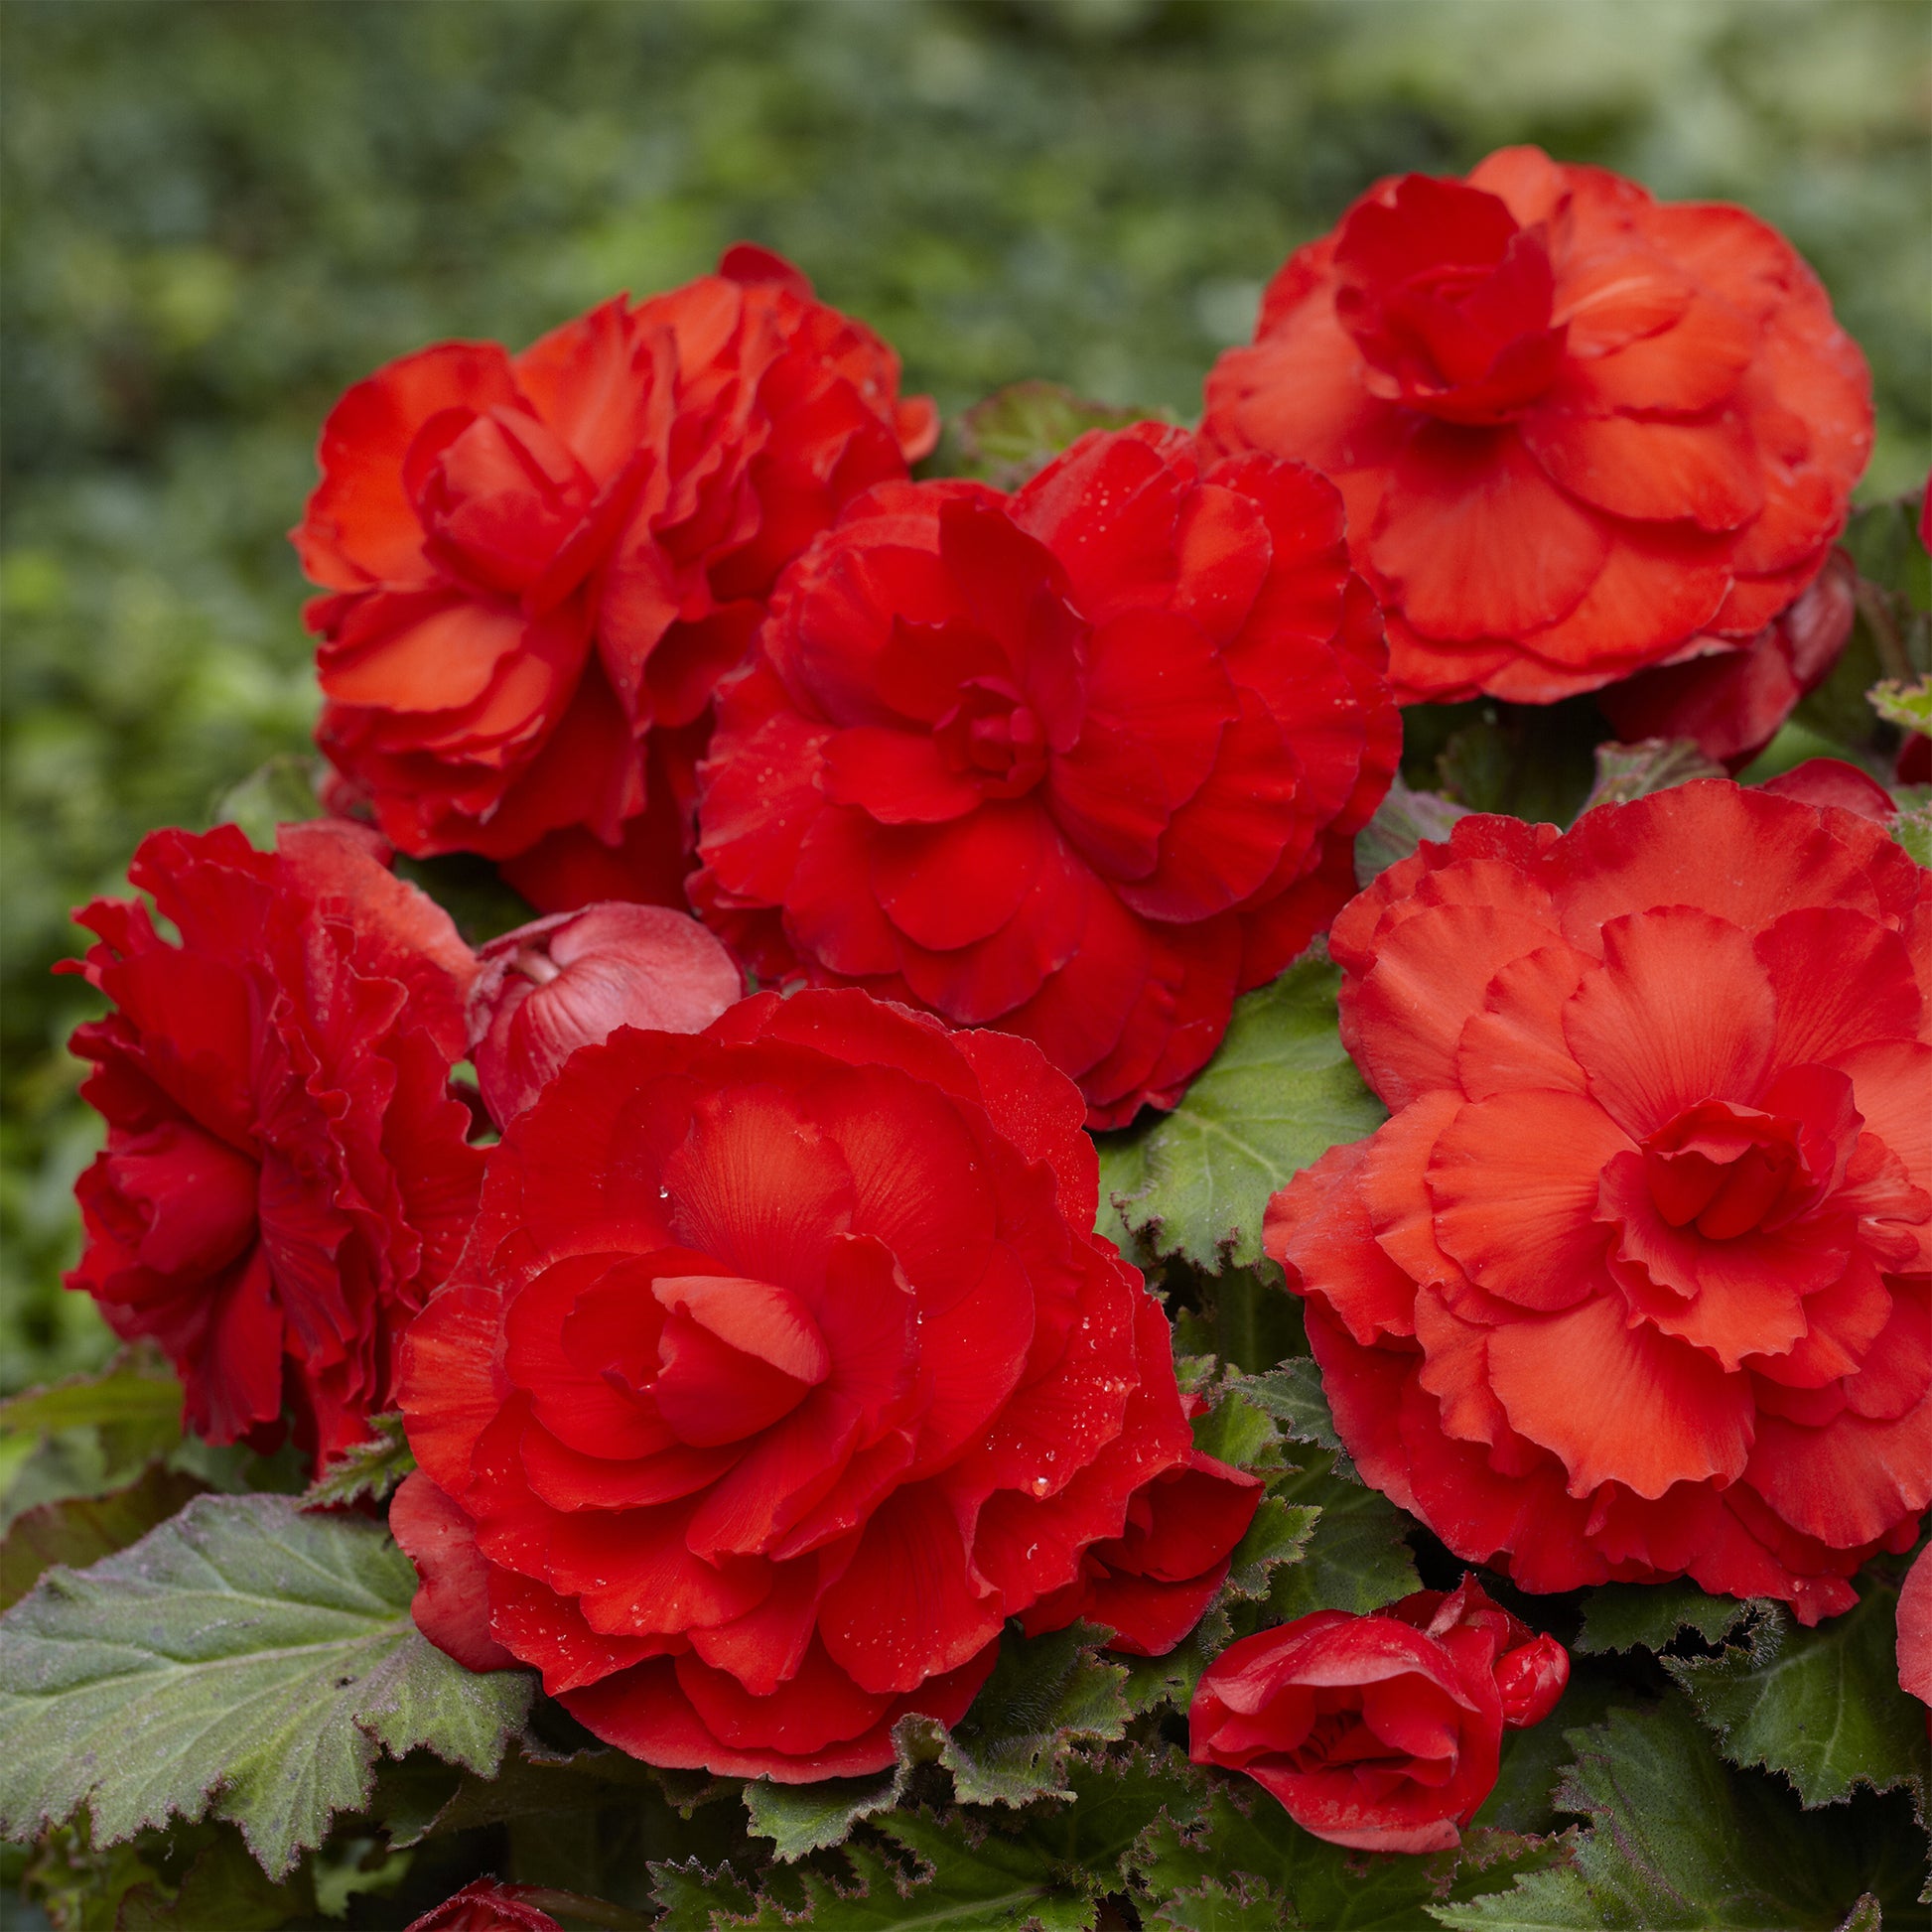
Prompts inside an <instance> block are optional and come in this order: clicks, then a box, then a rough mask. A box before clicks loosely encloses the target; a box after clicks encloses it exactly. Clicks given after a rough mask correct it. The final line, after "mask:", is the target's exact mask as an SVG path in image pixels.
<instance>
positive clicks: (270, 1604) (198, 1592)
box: [0, 1496, 532, 1877]
mask: <svg viewBox="0 0 1932 1932" xmlns="http://www.w3.org/2000/svg"><path fill="white" fill-rule="evenodd" d="M415 1588H416V1575H415V1572H414V1571H413V1570H412V1568H411V1567H410V1564H409V1561H408V1559H407V1558H406V1557H404V1556H403V1554H402V1552H401V1551H400V1550H398V1549H397V1548H396V1546H395V1544H394V1543H393V1542H392V1541H391V1540H390V1538H389V1537H388V1535H387V1534H386V1532H385V1531H384V1530H383V1529H382V1528H381V1527H380V1526H379V1525H378V1524H375V1523H372V1522H369V1521H367V1520H366V1519H364V1518H362V1517H359V1516H348V1515H337V1516H325V1515H305V1514H304V1513H303V1512H302V1511H301V1510H300V1509H298V1508H297V1507H296V1506H295V1504H294V1503H292V1502H291V1501H289V1500H287V1499H285V1498H282V1497H277V1496H246V1497H243V1496H202V1497H198V1498H196V1500H195V1501H193V1502H191V1503H190V1504H189V1505H188V1507H187V1508H186V1509H185V1510H184V1511H183V1512H182V1513H181V1514H180V1515H179V1516H177V1517H174V1518H172V1519H171V1520H170V1521H168V1522H166V1523H164V1524H162V1525H161V1527H160V1528H158V1529H156V1530H154V1531H152V1532H150V1533H149V1535H147V1536H146V1537H144V1538H143V1539H142V1540H141V1541H140V1542H139V1543H136V1544H135V1545H133V1546H132V1548H130V1549H127V1550H123V1551H121V1552H120V1553H119V1554H118V1555H116V1556H112V1557H108V1558H106V1559H105V1560H103V1561H102V1562H100V1563H97V1564H95V1565H94V1566H93V1567H92V1569H90V1570H86V1571H82V1572H72V1571H67V1570H54V1571H51V1572H50V1573H49V1574H48V1575H47V1576H45V1577H43V1578H42V1579H41V1581H40V1583H39V1584H38V1585H36V1587H35V1588H34V1590H33V1592H32V1593H31V1594H30V1595H28V1596H27V1597H25V1598H24V1599H23V1600H22V1601H21V1602H19V1603H17V1604H16V1605H15V1606H14V1607H13V1608H12V1609H11V1610H9V1611H8V1612H7V1613H6V1615H5V1618H4V1620H0V1630H4V1632H5V1636H6V1641H7V1648H8V1652H9V1667H8V1673H7V1683H6V1688H5V1692H4V1695H0V1829H4V1830H5V1831H6V1832H8V1833H9V1834H11V1835H13V1836H21V1835H31V1834H32V1833H34V1832H35V1831H37V1830H38V1829H39V1828H40V1827H41V1825H42V1824H43V1823H55V1822H58V1821H60V1820H62V1819H65V1818H68V1817H69V1816H71V1815H72V1814H73V1813H74V1812H75V1811H76V1810H78V1809H79V1808H80V1807H81V1806H83V1805H84V1806H85V1807H86V1808H87V1811H88V1814H89V1817H90V1820H91V1827H92V1833H93V1837H94V1841H95V1843H97V1844H101V1845H110V1844H113V1843H114V1842H116V1841H117V1840H120V1839H124V1838H127V1837H128V1836H130V1835H131V1834H132V1833H134V1832H137V1831H140V1830H143V1829H144V1828H150V1827H160V1826H163V1825H165V1824H166V1823H167V1822H168V1820H170V1819H171V1818H177V1817H179V1818H182V1819H185V1820H191V1821H192V1820H194V1819H198V1818H200V1817H202V1816H203V1815H204V1814H207V1813H211V1814H212V1815H213V1816H215V1817H217V1818H226V1819H231V1820H233V1821H234V1823H236V1824H237V1825H239V1826H240V1828H241V1832H242V1836H243V1837H244V1838H245V1839H246V1840H247V1843H248V1848H249V1850H250V1851H251V1852H252V1853H253V1854H254V1855H255V1857H256V1859H257V1860H258V1861H259V1862H260V1863H261V1864H262V1866H263V1868H264V1869H265V1870H266V1871H267V1872H268V1873H269V1875H270V1876H271V1877H274V1876H279V1875H280V1874H281V1873H282V1872H284V1871H286V1870H287V1869H288V1868H289V1866H290V1865H291V1864H292V1863H294V1860H295V1858H296V1856H297V1855H298V1854H299V1853H300V1852H301V1851H302V1850H304V1849H305V1848H306V1847H309V1846H313V1845H317V1844H319V1843H321V1841H322V1838H323V1837H324V1835H325V1834H326V1833H327V1831H328V1828H329V1822H330V1820H331V1818H332V1817H333V1816H335V1815H336V1814H337V1813H339V1812H346V1811H355V1810H357V1809H359V1808H360V1807H361V1806H362V1805H363V1804H364V1803H365V1801H366V1800H367V1798H368V1796H369V1792H370V1786H371V1782H372V1778H373V1770H374V1763H375V1758H376V1754H377V1752H378V1750H379V1749H386V1750H388V1751H390V1752H391V1753H394V1754H398V1755H399V1754H401V1753H402V1752H404V1751H407V1750H411V1749H414V1748H416V1747H418V1746H423V1747H427V1748H428V1749H430V1750H433V1751H434V1752H435V1753H436V1754H437V1755H438V1756H440V1757H444V1758H447V1759H449V1760H450V1761H452V1762H454V1763H458V1764H463V1765H466V1766H468V1767H469V1768H470V1769H472V1770H476V1771H480V1772H482V1773H483V1774H485V1775H487V1774H488V1773H490V1772H492V1771H493V1770H494V1769H495V1768H496V1766H497V1764H498V1763H499V1762H500V1761H501V1758H502V1754H503V1750H504V1747H505V1745H506V1743H507V1742H508V1740H509V1738H510V1736H511V1734H512V1733H513V1732H514V1731H515V1730H516V1729H517V1727H518V1726H519V1725H521V1723H522V1720H523V1717H524V1714H525V1712H526V1711H527V1709H528V1707H529V1703H530V1696H531V1686H532V1680H531V1679H530V1678H529V1677H528V1676H526V1675H525V1674H524V1673H522V1672H517V1671H503V1672H492V1673H489V1674H487V1675H483V1676H479V1675H474V1674H472V1673H471V1672H469V1671H466V1670H465V1669H463V1667H462V1666H461V1665H459V1664H457V1663H455V1662H453V1661H452V1660H451V1659H449V1658H448V1657H445V1656H444V1655H443V1653H442V1652H441V1651H439V1650H436V1649H434V1648H433V1647H432V1646H431V1645H430V1644H429V1643H428V1642H427V1641H426V1640H425V1639H424V1638H423V1637H422V1636H420V1635H419V1634H418V1633H417V1630H416V1627H415V1625H414V1624H413V1623H412V1622H411V1620H410V1616H409V1602H410V1597H411V1595H412V1594H413V1593H414V1591H415Z"/></svg>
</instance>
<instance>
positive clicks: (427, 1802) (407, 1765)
mask: <svg viewBox="0 0 1932 1932" xmlns="http://www.w3.org/2000/svg"><path fill="white" fill-rule="evenodd" d="M673 1775H675V1774H672V1773H666V1772H663V1771H659V1770H656V1769H655V1768H653V1767H652V1766H651V1765H648V1764H645V1763H644V1762H643V1761H642V1760H641V1759H639V1758H634V1757H629V1756H626V1755H625V1754H624V1753H623V1752H622V1751H618V1750H608V1749H602V1748H592V1749H587V1750H579V1751H568V1752H560V1753H556V1754H551V1753H547V1752H545V1751H544V1750H542V1749H541V1747H539V1746H537V1745H535V1744H532V1743H529V1742H527V1741H525V1742H524V1743H521V1744H513V1745H512V1746H511V1748H510V1749H509V1750H508V1751H507V1752H506V1753H505V1754H504V1756H503V1759H502V1761H501V1763H499V1764H498V1765H497V1767H496V1769H495V1770H494V1771H493V1772H491V1773H488V1774H486V1775H479V1774H478V1773H476V1772H474V1771H462V1770H459V1769H457V1768H456V1767H455V1766H452V1765H448V1764H444V1763H441V1762H439V1761H437V1760H436V1759H434V1758H431V1757H428V1756H427V1755H426V1754H425V1753H422V1752H417V1753H415V1754H414V1755H412V1756H411V1757H410V1758H408V1759H407V1760H406V1761H404V1762H402V1763H384V1764H383V1765H381V1766H380V1767H378V1769H377V1772H376V1780H375V1791H374V1795H373V1796H372V1797H371V1798H370V1800H369V1802H368V1806H367V1815H368V1816H369V1817H371V1818H374V1819H376V1820H378V1821H379V1822H380V1824H381V1825H382V1828H383V1831H384V1833H385V1834H386V1835H387V1838H388V1841H389V1843H390V1844H391V1845H392V1846H396V1847H398V1848H402V1847H407V1846H411V1845H417V1844H420V1843H421V1842H422V1841H423V1840H424V1839H427V1838H445V1837H448V1836H449V1835H450V1834H451V1833H453V1832H469V1831H476V1830H478V1829H479V1828H481V1827H483V1826H485V1825H499V1824H502V1823H503V1822H504V1821H505V1820H508V1819H512V1818H529V1817H538V1816H542V1815H545V1814H548V1813H574V1814H584V1813H589V1812H594V1811H596V1810H598V1809H599V1808H600V1807H601V1806H605V1805H610V1804H618V1803H622V1802H623V1801H624V1799H625V1797H626V1795H627V1794H634V1793H635V1792H637V1791H639V1790H641V1789H643V1788H645V1787H648V1786H656V1787H660V1788H661V1787H662V1786H663V1785H664V1784H665V1783H666V1782H667V1780H668V1779H669V1778H670V1777H671V1776H673ZM725 1788H727V1787H723V1786H721V1787H720V1789H721V1790H723V1789H725Z"/></svg>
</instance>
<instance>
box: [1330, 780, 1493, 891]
mask: <svg viewBox="0 0 1932 1932" xmlns="http://www.w3.org/2000/svg"><path fill="white" fill-rule="evenodd" d="M1468 816H1469V808H1468V806H1467V805H1458V804H1456V803H1455V802H1454V801H1453V800H1452V799H1449V798H1445V797H1444V796H1443V795H1442V793H1441V792H1437V791H1412V790H1411V789H1410V788H1409V787H1408V785H1406V784H1405V783H1404V782H1403V781H1402V778H1401V775H1400V774H1399V773H1398V775H1397V777H1396V779H1395V782H1394V783H1393V784H1391V785H1390V786H1389V789H1388V791H1387V793H1386V794H1385V795H1384V797H1383V799H1382V802H1381V804H1380V805H1378V806H1377V807H1376V808H1375V816H1374V817H1373V818H1371V819H1370V820H1369V822H1368V823H1367V824H1366V825H1364V826H1363V827H1362V829H1361V830H1360V831H1359V832H1358V833H1356V835H1355V883H1356V885H1358V886H1364V887H1365V886H1368V885H1371V884H1372V883H1373V882H1374V881H1375V880H1377V879H1379V878H1380V877H1381V876H1382V874H1383V873H1385V872H1387V871H1388V869H1389V868H1390V867H1391V866H1392V865H1394V864H1396V863H1397V861H1398V860H1402V859H1406V858H1408V856H1409V855H1410V853H1412V852H1413V851H1415V849H1416V847H1417V846H1419V845H1420V844H1421V843H1422V842H1423V840H1424V839H1434V840H1436V841H1437V842H1439V843H1440V842H1441V841H1443V840H1445V839H1447V838H1448V837H1449V834H1450V833H1451V832H1452V831H1454V829H1455V821H1456V820H1457V819H1458V818H1467V817H1468Z"/></svg>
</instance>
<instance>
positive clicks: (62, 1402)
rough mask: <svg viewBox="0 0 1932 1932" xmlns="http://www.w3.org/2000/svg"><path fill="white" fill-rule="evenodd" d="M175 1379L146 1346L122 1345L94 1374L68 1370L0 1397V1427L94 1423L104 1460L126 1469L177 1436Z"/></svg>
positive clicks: (42, 1428) (47, 1428)
mask: <svg viewBox="0 0 1932 1932" xmlns="http://www.w3.org/2000/svg"><path fill="white" fill-rule="evenodd" d="M181 1400H182V1398H181V1384H180V1383H179V1382H178V1381H177V1380H176V1379H175V1377H174V1376H173V1374H171V1373H170V1371H169V1369H168V1367H167V1365H166V1363H165V1362H163V1361H162V1359H161V1357H160V1355H159V1353H158V1352H157V1351H155V1350H154V1349H152V1348H151V1347H144V1348H138V1349H124V1350H123V1351H122V1352H121V1353H120V1354H118V1355H117V1356H115V1358H114V1359H113V1361H111V1362H110V1363H108V1365H107V1366H106V1367H105V1368H104V1369H102V1370H101V1371H100V1372H99V1373H98V1374H95V1375H73V1376H69V1378H68V1379H67V1380H66V1381H64V1382H55V1383H51V1384H50V1385H49V1386H47V1387H46V1388H41V1389H27V1390H24V1391H23V1392H22V1393H21V1394H19V1395H16V1396H10V1397H9V1398H8V1399H7V1400H6V1401H4V1402H0V1433H5V1434H7V1435H10V1436H31V1437H39V1438H43V1439H45V1438H47V1437H50V1436H55V1435H59V1434H61V1433H62V1432H64V1431H67V1430H73V1429H95V1430H98V1431H99V1432H100V1445H101V1449H102V1450H103V1452H104V1454H105V1457H106V1466H107V1468H108V1470H109V1471H110V1472H112V1473H115V1474H119V1473H120V1472H126V1473H132V1471H133V1470H134V1469H136V1468H138V1467H139V1466H140V1464H141V1463H143V1462H145V1461H146V1460H147V1459H148V1458H149V1457H150V1456H153V1455H161V1454H165V1453H166V1452H167V1451H168V1450H169V1449H173V1448H174V1446H175V1445H176V1444H177V1443H179V1442H180V1441H181Z"/></svg>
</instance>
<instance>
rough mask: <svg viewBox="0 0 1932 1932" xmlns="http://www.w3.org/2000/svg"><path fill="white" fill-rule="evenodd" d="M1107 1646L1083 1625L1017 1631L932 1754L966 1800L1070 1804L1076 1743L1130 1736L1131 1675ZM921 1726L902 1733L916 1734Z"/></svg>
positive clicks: (940, 1735)
mask: <svg viewBox="0 0 1932 1932" xmlns="http://www.w3.org/2000/svg"><path fill="white" fill-rule="evenodd" d="M1098 1641H1099V1638H1098V1633H1097V1632H1095V1631H1093V1630H1090V1629H1088V1628H1087V1627H1086V1626H1085V1625H1084V1624H1077V1623H1076V1624H1074V1625H1073V1626H1072V1627H1071V1628H1069V1629H1065V1630H1053V1631H1049V1632H1048V1633H1047V1634H1046V1635H1044V1636H1040V1637H1033V1638H1026V1637H1021V1636H1020V1635H1018V1634H1017V1632H1016V1630H1015V1628H1014V1627H1013V1626H1011V1625H1009V1626H1008V1629H1007V1631H1006V1633H1005V1635H1004V1636H1003V1637H1002V1638H1001V1640H1000V1656H999V1661H998V1662H997V1663H996V1664H995V1665H994V1666H993V1674H992V1675H991V1676H990V1677H989V1678H988V1679H987V1680H986V1684H985V1686H984V1688H983V1689H982V1690H981V1692H980V1694H979V1696H978V1697H976V1698H975V1699H974V1700H973V1705H972V1709H971V1710H970V1711H968V1712H967V1713H966V1715H965V1717H963V1718H962V1719H960V1721H959V1722H958V1724H956V1725H953V1727H952V1729H951V1730H950V1731H949V1732H946V1731H940V1732H939V1733H938V1736H937V1749H936V1751H935V1752H934V1753H933V1754H934V1755H936V1757H937V1759H938V1761H939V1762H940V1763H941V1764H943V1765H944V1766H945V1767H946V1769H947V1770H948V1771H950V1772H951V1773H952V1781H953V1793H954V1795H955V1796H956V1797H957V1798H958V1799H959V1800H960V1802H961V1803H962V1804H973V1805H985V1804H999V1805H1024V1804H1028V1803H1030V1802H1031V1801H1032V1800H1034V1799H1035V1798H1042V1797H1054V1798H1064V1797H1066V1796H1068V1795H1069V1794H1068V1792H1067V1785H1066V1761H1067V1757H1068V1754H1069V1753H1070V1752H1071V1750H1072V1748H1073V1746H1074V1744H1075V1743H1078V1742H1092V1741H1098V1742H1106V1741H1109V1740H1111V1739H1113V1738H1117V1737H1120V1736H1122V1735H1124V1734H1125V1732H1126V1729H1127V1718H1128V1709H1127V1702H1126V1699H1125V1698H1124V1697H1123V1696H1122V1685H1123V1683H1124V1681H1125V1679H1126V1676H1127V1672H1126V1669H1125V1667H1124V1666H1122V1665H1121V1664H1118V1663H1115V1662H1112V1661H1111V1660H1103V1659H1102V1658H1100V1657H1099V1656H1098V1655H1097V1654H1096V1651H1095V1645H1096V1643H1097V1642H1098ZM917 1722H920V1721H917V1720H911V1721H907V1723H906V1725H904V1726H902V1727H903V1728H906V1729H908V1730H909V1728H910V1725H912V1724H914V1723H917ZM935 1728H936V1727H935Z"/></svg>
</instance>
